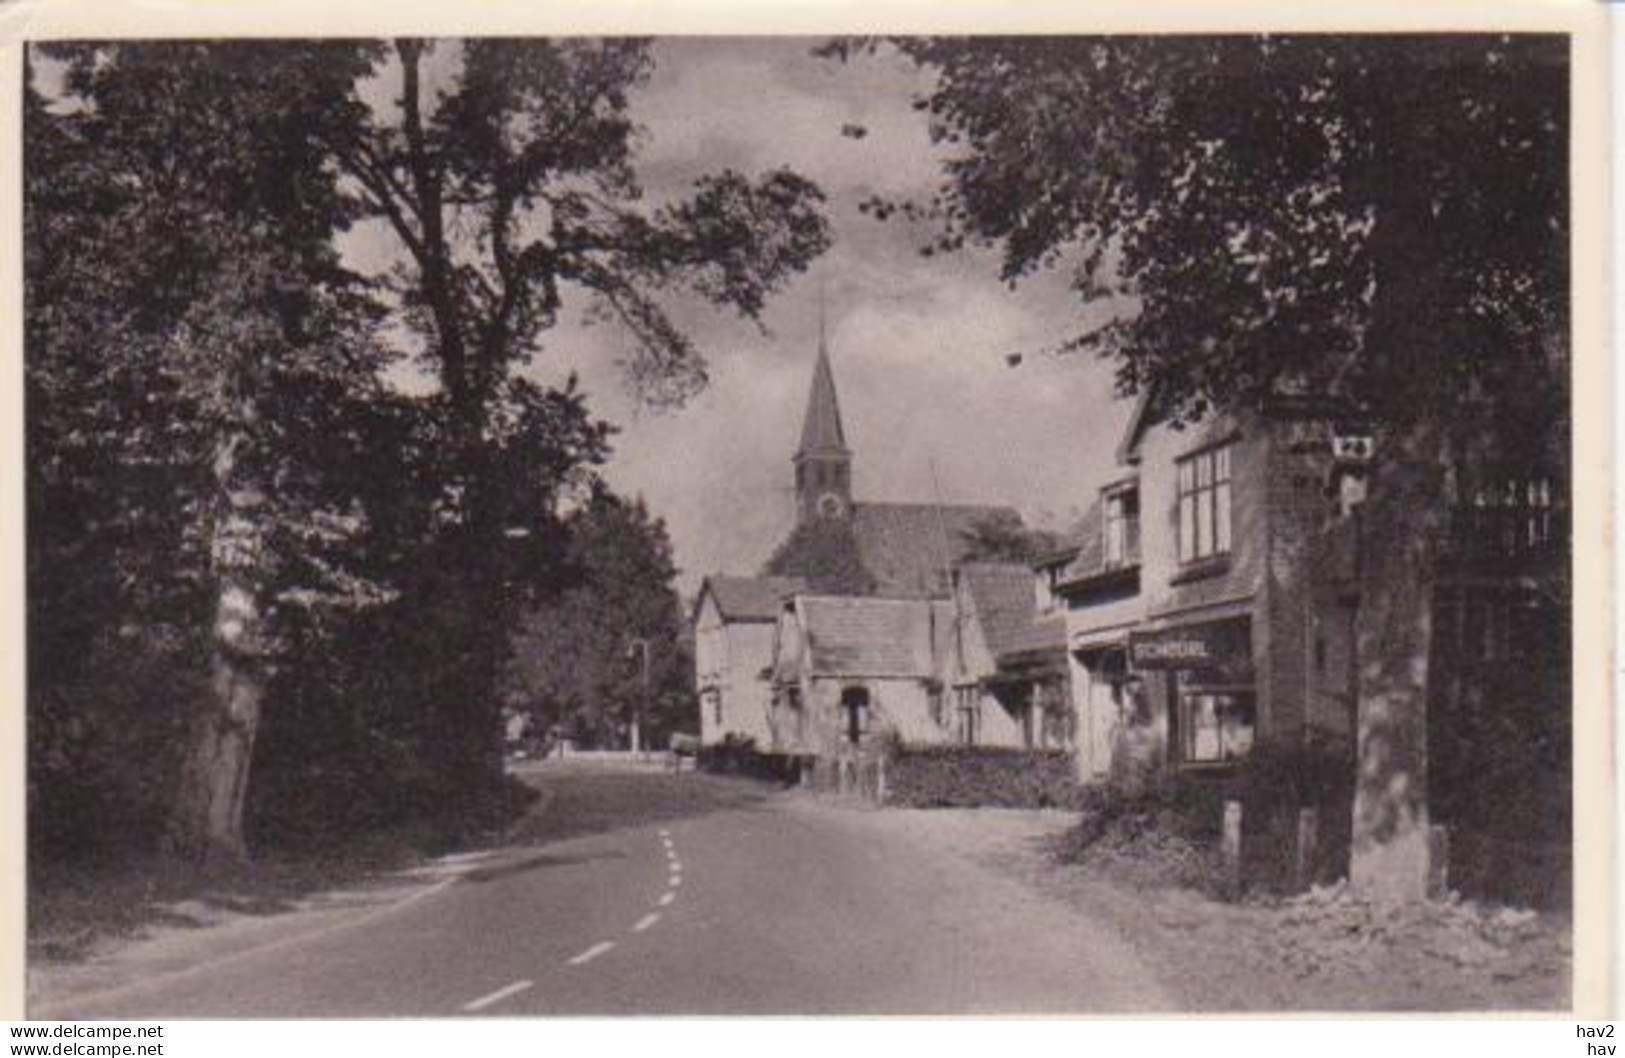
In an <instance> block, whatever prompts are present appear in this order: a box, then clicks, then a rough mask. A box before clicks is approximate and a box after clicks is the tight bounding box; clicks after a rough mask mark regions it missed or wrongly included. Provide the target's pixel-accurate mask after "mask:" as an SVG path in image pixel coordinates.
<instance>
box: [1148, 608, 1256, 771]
mask: <svg viewBox="0 0 1625 1058" xmlns="http://www.w3.org/2000/svg"><path fill="white" fill-rule="evenodd" d="M1128 668H1129V672H1130V674H1131V675H1132V676H1137V677H1138V678H1139V680H1140V683H1141V685H1142V688H1143V693H1144V695H1145V700H1146V703H1147V706H1148V708H1147V709H1146V710H1145V713H1146V715H1145V717H1144V719H1143V722H1144V723H1146V724H1148V725H1150V726H1151V727H1152V728H1153V729H1154V732H1155V734H1156V735H1157V736H1160V737H1157V738H1156V741H1157V742H1160V744H1161V746H1160V748H1161V752H1162V755H1163V761H1164V765H1165V766H1166V767H1168V768H1170V769H1174V770H1201V769H1226V768H1229V767H1231V766H1234V765H1236V764H1238V763H1240V762H1241V761H1243V760H1245V759H1246V758H1247V756H1248V754H1249V753H1251V751H1252V748H1253V743H1254V740H1255V738H1256V734H1257V724H1258V706H1257V687H1256V681H1255V678H1254V674H1253V660H1252V634H1251V622H1250V620H1249V619H1248V618H1246V617H1232V618H1227V619H1224V620H1218V621H1207V622H1201V623H1192V624H1182V625H1177V626H1172V627H1164V628H1158V629H1154V630H1148V631H1137V632H1134V633H1132V634H1131V635H1130V636H1129V640H1128Z"/></svg>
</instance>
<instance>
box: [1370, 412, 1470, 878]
mask: <svg viewBox="0 0 1625 1058" xmlns="http://www.w3.org/2000/svg"><path fill="white" fill-rule="evenodd" d="M1443 455H1444V452H1443V447H1442V445H1441V443H1440V440H1439V437H1438V434H1437V433H1436V432H1435V431H1433V430H1416V431H1412V432H1411V433H1410V434H1409V435H1408V436H1399V437H1394V438H1391V439H1389V440H1388V441H1386V442H1385V445H1384V450H1383V451H1382V452H1381V454H1380V457H1379V458H1380V459H1381V462H1380V464H1379V469H1378V471H1377V475H1376V479H1375V481H1374V482H1373V486H1372V490H1371V492H1372V498H1371V500H1370V502H1368V503H1367V504H1366V505H1365V508H1364V512H1363V522H1364V524H1363V529H1364V540H1363V541H1362V543H1363V548H1362V569H1361V577H1360V611H1359V615H1358V618H1357V626H1356V634H1357V638H1358V658H1359V699H1358V700H1359V705H1358V746H1357V758H1356V759H1357V764H1356V776H1355V792H1354V830H1353V835H1352V839H1353V840H1352V847H1351V854H1350V863H1349V881H1350V883H1351V885H1353V887H1354V888H1355V889H1356V891H1358V892H1359V893H1361V894H1362V895H1365V896H1368V897H1371V898H1373V899H1378V900H1418V899H1421V898H1423V897H1424V896H1425V895H1426V892H1427V885H1428V877H1429V868H1430V862H1429V837H1428V782H1427V780H1428V746H1427V729H1428V713H1427V709H1428V678H1429V661H1430V654H1431V651H1432V629H1433V621H1432V616H1433V615H1432V609H1433V608H1432V601H1433V555H1434V548H1435V543H1436V541H1437V538H1438V533H1439V532H1440V531H1441V530H1442V527H1443V524H1444V519H1445V513H1446V509H1447V508H1446V496H1445V488H1444V472H1443V467H1442V463H1441V460H1442V457H1443Z"/></svg>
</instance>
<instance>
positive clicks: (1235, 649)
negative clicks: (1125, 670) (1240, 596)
mask: <svg viewBox="0 0 1625 1058" xmlns="http://www.w3.org/2000/svg"><path fill="white" fill-rule="evenodd" d="M1128 649H1129V663H1130V665H1132V666H1133V667H1134V668H1136V669H1138V670H1140V671H1142V672H1143V671H1146V670H1150V669H1215V668H1223V669H1235V668H1244V667H1246V666H1247V665H1248V664H1249V663H1250V662H1251V660H1252V658H1251V645H1250V643H1249V642H1248V635H1247V624H1246V622H1244V621H1219V622H1214V623H1211V624H1205V625H1190V626H1187V627H1184V628H1168V629H1163V630H1161V631H1157V632H1135V633H1133V634H1132V635H1130V636H1129V641H1128Z"/></svg>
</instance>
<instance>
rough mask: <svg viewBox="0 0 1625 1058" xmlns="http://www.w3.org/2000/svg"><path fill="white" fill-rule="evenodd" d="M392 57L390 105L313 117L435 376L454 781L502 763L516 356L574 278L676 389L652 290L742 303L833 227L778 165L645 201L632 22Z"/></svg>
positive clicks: (636, 380)
mask: <svg viewBox="0 0 1625 1058" xmlns="http://www.w3.org/2000/svg"><path fill="white" fill-rule="evenodd" d="M369 55H370V58H372V60H373V61H374V62H375V63H376V64H377V65H376V71H377V72H378V73H379V74H380V75H387V76H389V77H392V78H398V79H399V83H400V85H401V91H400V95H399V96H398V97H397V98H396V99H394V100H392V105H391V106H390V107H387V108H372V107H368V106H366V105H365V104H364V103H363V102H362V101H361V100H360V99H359V98H357V97H355V96H352V97H351V98H350V99H349V100H348V101H347V104H346V106H347V114H348V116H349V118H350V121H349V122H348V124H346V125H344V126H340V127H337V128H335V129H333V130H332V131H331V132H329V130H328V127H327V126H316V127H315V128H314V129H313V132H314V136H313V138H314V139H315V140H316V141H317V142H318V143H320V145H321V146H322V148H323V149H324V150H326V151H327V152H329V153H330V155H331V156H332V157H333V158H334V159H336V160H337V162H338V163H339V164H340V165H341V166H342V167H343V169H344V171H345V173H346V174H348V176H349V177H350V178H351V179H352V180H353V181H354V182H355V184H356V186H357V189H358V198H359V201H360V203H361V207H362V208H363V209H364V210H365V211H366V213H367V215H368V216H370V217H373V218H376V219H377V220H378V221H379V222H381V223H383V224H385V225H387V227H388V229H389V230H390V231H391V232H393V233H394V235H395V237H396V240H397V242H398V244H399V246H400V249H401V251H402V265H401V267H400V268H399V269H397V271H396V273H395V275H394V277H393V279H394V284H393V286H394V292H395V294H396V297H397V305H398V308H399V311H400V313H401V315H402V317H403V318H404V319H405V320H406V321H407V322H408V323H410V324H411V326H412V327H413V329H414V331H415V333H417V334H418V335H419V336H420V337H421V339H422V348H421V353H422V355H423V358H424V361H425V363H426V364H427V365H428V366H429V367H430V368H431V369H432V370H433V372H434V373H435V375H436V376H437V378H438V380H439V383H440V386H441V392H440V400H441V404H442V411H443V421H444V430H445V433H444V441H443V448H444V452H443V456H444V460H445V462H444V465H445V466H446V468H447V474H448V481H447V494H446V499H447V516H448V518H449V519H450V521H451V523H452V525H453V526H454V527H455V530H456V531H455V533H454V536H455V538H456V539H455V541H454V542H453V543H451V544H450V545H449V546H450V548H451V551H452V555H451V558H450V561H449V568H453V569H455V570H456V571H457V579H456V581H455V583H453V584H448V585H446V586H445V587H446V590H447V591H448V596H447V597H446V598H443V599H442V600H441V603H440V605H441V606H442V608H443V613H444V614H446V615H448V616H449V617H452V618H457V617H460V618H461V620H460V621H453V622H451V626H449V627H446V628H445V629H444V632H445V634H446V635H447V637H448V641H449V642H452V643H454V644H456V649H455V650H454V651H452V652H451V657H450V658H448V667H449V669H450V671H448V673H447V681H448V682H447V684H446V692H447V693H446V694H445V696H444V699H443V702H442V705H441V708H442V709H443V711H444V712H445V721H444V725H443V726H444V728H445V731H446V733H447V736H448V737H447V739H446V741H445V742H444V743H443V745H444V746H445V748H446V750H447V755H446V760H445V761H444V762H443V770H444V774H445V776H446V779H447V781H448V782H451V783H454V784H465V785H472V786H474V787H478V786H480V785H483V784H489V783H490V782H491V781H492V780H493V779H494V778H496V777H497V776H499V775H500V761H501V756H500V750H501V744H500V737H501V731H500V718H499V713H498V710H499V704H498V696H497V694H496V693H495V690H496V687H495V680H496V678H497V675H498V673H499V672H500V670H501V661H502V653H503V651H504V650H505V646H504V642H505V639H504V635H503V631H504V630H503V629H502V627H501V626H500V624H499V623H498V621H497V620H496V619H498V618H500V616H501V614H502V611H501V610H500V608H493V607H492V606H491V605H490V603H491V602H492V600H493V599H494V598H495V597H496V595H497V594H498V588H499V578H498V576H497V572H496V564H495V562H494V557H495V556H496V555H497V554H498V553H499V552H500V541H501V539H502V534H503V531H504V528H505V522H506V518H507V514H506V512H505V511H504V509H503V504H504V493H503V491H502V490H501V489H499V488H496V487H494V486H495V483H496V481H495V478H496V476H495V474H494V473H493V471H492V468H491V466H490V451H489V447H488V445H487V444H486V441H485V439H486V436H487V433H488V430H489V428H490V425H491V423H492V421H493V418H494V416H495V415H496V412H497V409H498V407H499V406H500V404H501V400H502V394H503V390H504V387H505V385H506V384H507V383H506V380H507V379H508V378H509V377H510V374H511V372H512V370H513V369H514V368H516V367H519V366H521V365H523V364H524V363H526V362H527V361H529V360H530V359H531V358H532V357H533V356H534V355H535V354H536V352H537V351H538V350H539V348H540V346H541V344H542V337H543V335H544V334H545V332H546V331H547V329H548V328H549V327H550V326H552V324H553V323H554V321H555V319H556V318H557V315H558V313H559V311H560V309H561V307H562V306H563V304H564V301H563V298H564V292H565V291H566V290H567V289H569V288H574V289H576V290H577V291H579V292H581V293H583V294H585V295H586V296H588V297H589V298H590V299H591V303H592V305H593V307H594V311H595V312H596V313H598V315H599V316H600V317H602V318H607V319H614V320H617V321H619V322H620V323H621V324H622V325H623V326H624V327H625V329H626V331H627V333H628V334H630V335H631V336H632V338H633V339H634V342H635V346H634V352H633V353H632V354H631V355H630V356H629V358H628V360H627V363H626V365H625V366H626V368H627V371H628V374H629V378H630V381H631V383H632V385H633V386H634V388H635V389H636V390H638V391H639V392H640V393H641V394H643V395H644V396H646V397H648V398H649V399H652V400H676V399H681V398H682V397H683V396H685V395H686V394H687V393H689V392H691V391H692V390H693V389H694V388H695V387H696V386H698V385H699V384H700V383H701V382H703V379H704V371H703V362H702V360H701V358H700V356H699V354H698V352H697V351H696V350H695V349H694V348H693V346H692V344H691V343H690V342H689V340H688V339H687V338H686V337H685V336H684V335H683V334H682V332H681V331H680V330H678V328H677V327H676V326H675V325H674V324H673V322H672V321H671V319H670V318H669V317H668V315H667V314H666V312H665V310H664V309H663V308H662V306H661V303H660V301H659V299H658V296H657V295H658V294H659V292H660V291H661V290H663V289H666V288H669V287H671V286H673V285H682V286H684V287H686V288H687V289H689V290H691V291H694V292H697V293H698V294H699V295H701V296H702V297H704V298H706V299H708V300H710V301H713V302H715V303H717V304H720V305H724V306H728V307H731V308H733V309H735V310H737V311H738V312H740V313H742V314H744V315H745V316H747V317H755V316H756V315H757V314H758V313H759V312H760V310H761V308H762V307H763V305H764V302H765V299H766V297H767V296H768V295H769V294H770V293H771V292H772V291H773V290H775V289H776V288H777V287H779V286H780V285H781V284H782V283H783V282H785V281H786V280H787V279H789V278H790V277H791V276H792V275H794V274H795V273H796V272H798V271H800V270H801V269H803V268H804V267H805V266H806V265H807V264H808V263H809V262H810V261H811V260H812V259H813V258H815V257H816V256H817V255H818V254H819V253H821V252H822V251H823V249H824V248H825V247H826V246H827V244H828V238H829V237H828V230H827V226H826V224H825V222H824V220H823V218H822V216H821V214H820V213H819V211H818V206H819V203H820V201H821V197H822V196H821V195H820V194H819V192H818V190H817V189H816V188H815V187H814V186H813V185H812V184H810V183H808V182H807V181H806V180H804V179H802V178H800V177H798V176H796V175H795V174H793V173H790V172H788V171H785V170H780V171H777V172H774V173H770V174H768V175H767V176H766V177H764V178H763V179H761V180H760V181H758V182H754V183H753V182H752V181H750V180H748V179H747V178H746V177H744V176H743V175H741V174H738V173H734V172H723V173H720V174H717V175H715V176H710V177H706V178H704V179H702V180H701V181H700V182H699V183H698V185H697V186H696V187H695V188H694V189H693V194H692V195H691V197H689V198H687V199H684V200H679V201H673V202H671V203H668V204H666V205H663V206H660V207H658V208H654V209H647V208H643V207H641V205H640V202H639V200H640V198H641V189H640V187H639V185H638V183H637V180H636V177H635V174H634V171H633V168H632V148H633V142H634V133H635V128H634V126H633V124H632V122H631V120H630V118H629V117H628V115H627V104H628V99H629V96H630V93H631V92H632V91H633V90H635V89H636V88H638V87H639V86H640V85H642V84H643V83H644V81H645V80H646V78H647V76H648V73H649V70H650V68H651V59H650V56H649V51H648V47H647V44H646V42H643V41H637V40H624V39H615V40H557V41H555V40H505V39H479V40H468V41H463V42H460V43H457V44H451V43H446V42H430V41H423V40H416V39H401V40H397V41H394V42H393V43H392V44H390V45H389V46H387V47H386V48H383V49H381V50H378V51H375V52H371V53H369Z"/></svg>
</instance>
